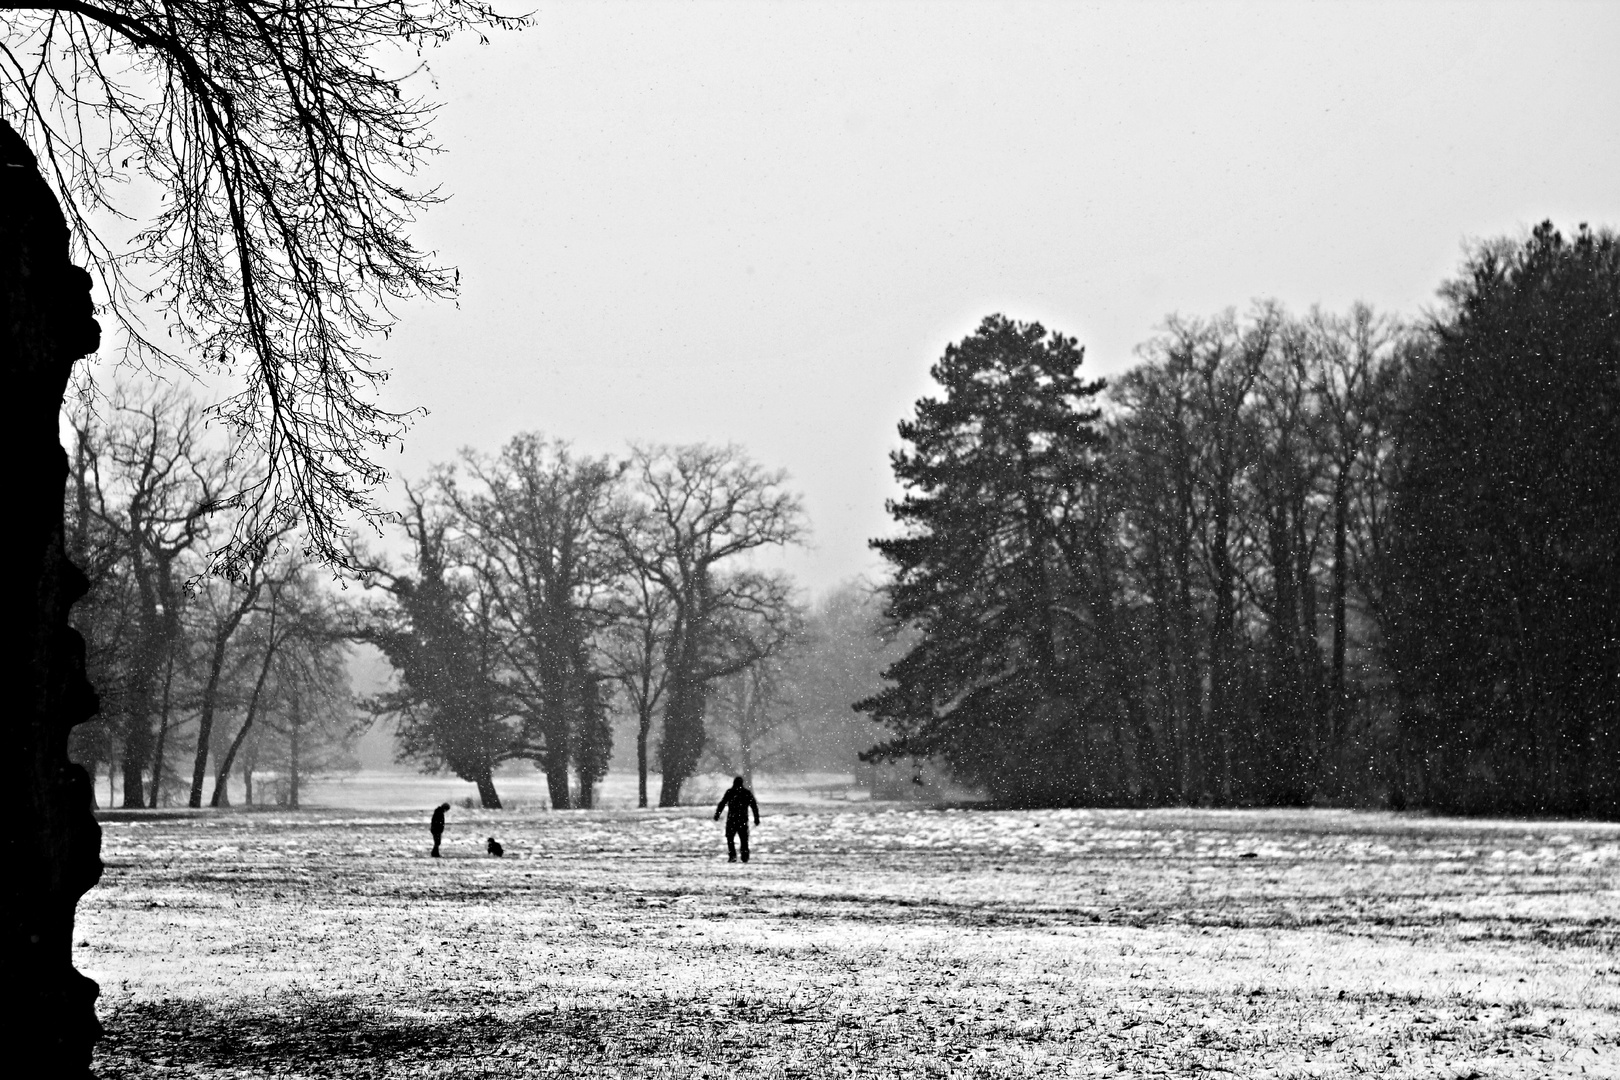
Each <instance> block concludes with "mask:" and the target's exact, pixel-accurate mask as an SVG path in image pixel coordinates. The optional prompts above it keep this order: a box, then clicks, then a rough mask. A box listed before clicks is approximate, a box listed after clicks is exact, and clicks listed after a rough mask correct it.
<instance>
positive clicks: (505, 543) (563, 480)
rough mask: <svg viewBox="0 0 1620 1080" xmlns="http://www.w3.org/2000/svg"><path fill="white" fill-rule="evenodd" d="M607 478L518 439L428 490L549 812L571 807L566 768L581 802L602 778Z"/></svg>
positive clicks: (604, 466) (595, 463) (529, 438)
mask: <svg viewBox="0 0 1620 1080" xmlns="http://www.w3.org/2000/svg"><path fill="white" fill-rule="evenodd" d="M616 476H617V474H616V472H615V470H614V469H613V467H612V466H611V465H610V464H609V463H608V461H607V460H606V459H592V458H582V457H576V456H575V455H574V454H573V453H572V452H571V451H570V449H569V448H568V445H567V444H566V443H562V442H548V441H546V440H545V439H543V438H541V437H540V436H539V435H536V434H533V433H529V434H522V435H518V436H516V437H515V438H513V439H512V440H511V441H510V442H508V443H507V444H506V446H504V447H503V448H502V449H501V451H500V453H498V454H495V455H493V456H490V457H485V456H483V455H479V454H476V453H473V452H472V451H467V452H466V453H464V454H463V455H462V469H461V470H459V471H457V470H449V469H445V470H440V471H439V472H438V473H437V474H436V476H435V479H434V485H433V486H434V491H435V493H436V496H437V499H438V501H439V504H440V506H441V507H442V509H443V511H444V512H445V513H446V514H447V515H448V516H449V520H451V521H453V522H454V525H455V531H456V538H457V542H458V543H459V544H460V546H461V548H462V549H463V550H464V551H465V552H466V553H467V559H468V563H469V565H470V566H471V567H472V568H473V571H474V573H476V575H477V576H478V579H479V588H480V589H481V590H482V591H483V592H484V593H485V594H487V595H488V597H489V598H490V601H491V611H492V613H493V615H494V617H495V632H496V637H497V639H498V641H499V642H500V651H501V656H502V660H503V665H502V668H503V674H504V676H505V678H506V681H507V685H508V688H509V692H510V694H511V695H512V698H513V700H514V701H515V702H517V703H518V704H519V705H520V706H521V708H522V711H523V718H524V721H523V722H524V726H525V729H526V730H527V732H528V735H527V742H528V743H529V744H531V745H537V746H543V747H544V750H543V751H542V752H541V754H540V757H539V759H538V762H537V764H539V765H540V767H541V769H542V771H544V772H545V774H546V783H547V786H548V788H549V794H550V796H551V805H552V807H553V808H554V809H559V810H565V809H567V808H568V807H569V806H570V805H571V800H570V797H569V792H568V770H569V765H570V763H572V764H573V765H574V766H575V769H576V772H577V774H578V777H579V781H580V790H581V792H582V793H585V792H589V791H590V790H591V789H592V788H593V787H594V785H595V783H596V781H598V780H600V779H601V778H602V776H603V775H604V773H605V771H606V764H607V758H608V757H609V756H610V755H611V751H612V728H611V726H610V725H608V723H607V720H606V713H605V709H604V707H603V702H602V694H601V691H602V687H601V685H600V682H601V680H600V679H599V677H598V673H597V671H596V670H595V668H594V665H593V663H592V658H591V651H590V649H588V648H587V641H588V640H589V638H590V637H591V635H592V634H593V632H594V631H595V630H596V629H597V628H599V627H600V626H602V625H603V623H604V622H605V620H606V618H607V616H608V611H607V607H608V604H607V592H608V589H609V586H610V585H611V584H612V582H613V579H614V577H615V576H616V570H617V561H618V560H617V552H616V550H615V548H614V546H613V545H612V544H611V542H610V540H609V538H608V536H607V535H606V534H605V533H603V532H601V531H599V530H598V529H597V528H596V527H595V524H594V521H595V518H596V517H597V516H598V514H599V513H600V511H602V510H603V509H604V508H605V507H606V506H607V505H608V503H609V501H610V499H611V497H612V495H613V491H614V484H615V482H616Z"/></svg>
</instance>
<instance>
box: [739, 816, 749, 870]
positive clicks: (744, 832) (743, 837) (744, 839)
mask: <svg viewBox="0 0 1620 1080" xmlns="http://www.w3.org/2000/svg"><path fill="white" fill-rule="evenodd" d="M737 842H738V843H739V844H741V845H742V859H743V862H747V861H748V826H747V825H741V826H738V828H737Z"/></svg>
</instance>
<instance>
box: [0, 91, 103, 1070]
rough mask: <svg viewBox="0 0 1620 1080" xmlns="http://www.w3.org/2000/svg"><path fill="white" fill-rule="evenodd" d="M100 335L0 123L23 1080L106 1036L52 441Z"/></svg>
mask: <svg viewBox="0 0 1620 1080" xmlns="http://www.w3.org/2000/svg"><path fill="white" fill-rule="evenodd" d="M100 336H101V329H100V327H99V326H97V325H96V321H95V319H94V318H93V317H92V308H91V303H90V275H88V274H86V273H85V272H84V271H83V270H81V269H80V268H78V267H76V266H74V265H73V264H72V263H71V262H70V261H69V257H68V231H67V225H66V223H65V221H64V219H63V217H62V211H61V208H60V206H58V205H57V202H56V198H55V196H54V195H52V193H51V190H50V188H49V187H48V186H47V185H46V184H45V181H44V179H43V178H42V177H41V176H40V174H39V169H38V167H37V165H36V163H35V161H34V157H33V155H32V154H31V153H30V152H29V150H28V147H27V146H26V145H25V144H24V142H23V141H22V138H21V137H20V136H18V135H17V133H16V132H15V131H14V130H13V129H12V128H11V127H10V126H9V125H8V124H6V123H5V121H3V120H0V372H3V375H0V378H3V379H4V383H3V389H0V402H3V404H0V410H3V411H0V468H3V469H4V474H5V485H4V505H5V509H6V513H5V515H4V523H5V525H4V534H3V535H4V538H5V544H4V546H5V548H6V551H5V554H4V556H3V557H0V619H3V620H4V622H5V627H6V633H5V635H4V641H5V645H4V647H3V648H0V688H3V690H0V798H3V799H4V800H5V807H4V809H3V811H0V812H3V813H4V815H5V817H6V828H5V830H4V840H3V845H4V846H3V848H0V850H3V852H4V865H3V867H0V905H3V906H0V979H3V980H4V991H5V998H4V1002H5V1003H4V1004H3V1005H0V1017H3V1020H0V1024H3V1029H0V1032H3V1034H0V1047H3V1048H4V1055H5V1058H6V1060H7V1061H9V1062H14V1063H17V1064H18V1065H19V1066H20V1067H22V1068H24V1069H26V1070H27V1072H28V1075H30V1076H50V1077H86V1076H89V1075H91V1073H90V1055H91V1051H92V1050H93V1048H94V1046H95V1042H96V1040H97V1039H98V1038H100V1036H101V1025H100V1023H99V1022H98V1021H97V1020H96V1011H95V999H96V994H97V993H98V992H99V991H98V989H97V987H96V984H95V983H94V982H92V981H91V980H90V979H87V978H85V977H84V976H83V975H80V974H79V973H78V972H77V971H75V970H74V968H73V913H74V908H75V906H76V905H77V904H78V901H79V897H80V896H82V895H84V893H85V891H86V890H88V889H89V888H90V887H91V886H92V885H94V884H95V883H96V881H97V880H99V879H100V877H101V827H100V826H99V825H97V824H96V820H95V815H94V814H93V813H92V812H91V791H90V777H89V776H88V775H87V774H86V773H85V771H84V770H83V769H82V768H80V767H79V766H77V765H74V764H71V763H70V762H69V761H68V757H67V740H68V732H69V731H71V730H72V728H73V725H75V724H77V723H80V722H81V721H83V720H86V719H88V718H89V717H90V716H92V715H94V713H95V711H96V696H95V693H94V692H93V691H92V690H91V689H90V684H89V681H88V680H87V679H86V678H85V671H84V640H83V639H82V638H81V637H80V636H79V634H78V632H77V631H75V630H73V629H72V628H71V627H70V626H69V625H68V609H69V608H70V607H71V606H72V605H73V602H74V601H75V600H77V599H79V597H81V596H83V595H84V593H85V590H86V588H87V582H86V580H85V577H84V575H83V574H82V573H80V571H79V570H78V568H77V567H75V566H73V564H72V563H70V562H69V561H68V559H67V553H66V550H65V548H64V545H63V527H62V501H63V493H64V490H65V487H66V483H67V475H68V461H67V455H66V453H64V452H63V450H62V447H61V444H60V439H59V436H58V434H57V423H58V417H59V415H60V413H61V408H62V395H63V393H64V391H65V390H66V388H67V380H68V374H69V372H70V371H71V370H72V368H73V364H74V363H75V362H76V361H77V360H78V359H79V358H80V357H82V356H85V355H86V354H88V353H91V352H94V351H95V349H96V347H97V345H98V344H99V342H100ZM23 1063H30V1064H23Z"/></svg>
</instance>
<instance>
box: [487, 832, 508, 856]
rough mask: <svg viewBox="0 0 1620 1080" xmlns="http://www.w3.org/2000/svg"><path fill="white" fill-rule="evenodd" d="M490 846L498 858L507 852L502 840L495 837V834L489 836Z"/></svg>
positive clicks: (490, 849) (492, 852)
mask: <svg viewBox="0 0 1620 1080" xmlns="http://www.w3.org/2000/svg"><path fill="white" fill-rule="evenodd" d="M488 847H489V853H490V854H491V855H493V856H495V857H496V858H497V859H498V858H500V857H501V856H502V855H505V854H506V849H505V848H503V847H501V842H500V841H499V840H497V839H495V838H494V837H493V836H492V837H490V838H489V844H488Z"/></svg>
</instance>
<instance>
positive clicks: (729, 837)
mask: <svg viewBox="0 0 1620 1080" xmlns="http://www.w3.org/2000/svg"><path fill="white" fill-rule="evenodd" d="M736 861H737V827H736V826H735V825H727V826H726V862H736Z"/></svg>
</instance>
